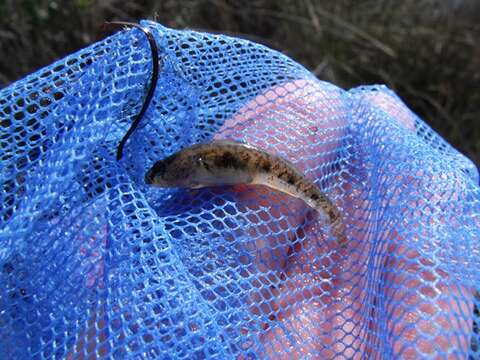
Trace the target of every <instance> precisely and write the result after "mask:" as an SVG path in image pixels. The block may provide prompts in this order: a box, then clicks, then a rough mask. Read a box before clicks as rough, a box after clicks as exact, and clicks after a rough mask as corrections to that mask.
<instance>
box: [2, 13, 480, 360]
mask: <svg viewBox="0 0 480 360" xmlns="http://www.w3.org/2000/svg"><path fill="white" fill-rule="evenodd" d="M142 24H143V25H144V26H148V27H149V28H150V29H151V30H152V32H153V33H154V36H155V40H156V43H157V45H158V47H159V56H160V59H161V70H160V74H159V80H158V84H157V87H156V89H155V94H154V98H153V101H152V103H151V104H150V106H149V108H148V110H147V112H146V114H145V117H144V118H143V119H142V120H141V123H140V126H139V128H138V129H137V130H136V131H135V132H134V134H133V136H132V137H131V138H130V139H129V141H128V142H127V144H126V147H125V150H124V157H123V159H122V160H121V161H116V160H115V151H116V147H117V145H118V143H119V141H120V139H121V138H122V137H123V135H124V134H125V132H126V131H127V129H128V127H129V126H130V124H131V121H132V119H133V117H134V116H135V115H136V114H137V113H138V112H139V110H140V108H141V106H142V104H143V100H144V97H145V93H146V91H147V87H148V84H149V82H150V79H151V68H152V64H151V57H150V48H149V45H148V42H147V40H146V38H145V35H144V34H143V33H142V32H140V31H139V30H137V29H133V30H130V31H122V32H119V33H117V34H115V35H114V36H111V37H109V38H107V39H105V40H103V41H100V42H98V43H95V44H93V45H91V46H89V47H88V48H85V49H83V50H81V51H79V52H77V53H75V54H73V55H71V56H68V57H67V58H65V59H63V60H60V61H58V62H56V63H54V64H52V65H51V66H48V67H46V68H44V69H42V70H39V71H37V72H36V73H34V74H32V75H30V76H28V77H26V78H25V79H23V80H20V81H18V82H16V83H14V84H12V85H11V86H9V87H7V88H5V89H3V90H1V92H0V129H1V137H0V149H1V186H2V190H1V191H2V192H1V202H0V206H1V208H0V216H1V235H0V241H1V242H0V358H1V359H30V358H31V359H63V358H66V359H74V358H75V359H77V358H78V359H96V358H115V359H121V358H135V359H140V358H142V359H143V358H145V359H154V358H161V359H173V358H188V359H190V358H195V359H201V358H218V359H226V358H237V359H247V358H248V359H253V358H296V359H298V358H319V359H328V358H336V359H342V358H344V359H347V358H348V359H361V358H362V359H363V358H369V359H391V358H402V359H416V358H425V359H427V358H432V359H433V358H435V359H439V358H444V359H447V358H448V359H453V358H458V359H460V358H462V359H463V358H467V357H470V358H471V359H478V358H480V355H479V354H480V350H479V349H478V346H479V340H480V339H479V335H478V325H477V324H478V317H479V313H478V308H477V306H478V304H479V302H480V296H479V295H478V293H477V288H478V285H479V284H480V274H479V269H480V257H479V224H480V217H479V214H480V205H479V204H480V203H479V199H480V197H479V195H480V192H479V187H478V172H477V169H476V167H475V166H474V165H473V164H472V163H471V162H470V161H469V160H468V159H467V158H465V157H464V156H462V155H461V154H459V153H458V152H457V151H456V150H455V149H453V148H452V147H451V146H450V145H449V144H447V143H446V142H445V141H444V140H443V139H441V138H440V137H439V136H438V135H437V134H436V133H435V132H434V131H432V130H431V129H430V128H429V127H428V126H427V125H426V124H425V123H424V122H423V121H422V120H420V119H419V118H418V117H417V116H416V115H414V114H413V113H412V112H411V111H410V110H408V108H407V107H406V106H405V105H404V104H403V103H402V102H401V101H400V100H399V98H398V97H397V96H396V95H395V94H394V93H393V92H391V91H389V90H388V89H387V88H385V87H383V86H372V87H361V88H357V89H353V90H350V91H344V90H341V89H339V88H337V87H335V86H333V85H331V84H328V83H325V82H322V81H319V80H317V79H316V78H315V77H314V76H313V75H312V74H310V73H309V72H308V71H307V70H305V69H304V68H303V67H301V66H300V65H298V64H296V63H295V62H293V61H292V60H290V59H289V58H287V57H285V56H283V55H281V54H280V53H278V52H275V51H272V50H270V49H267V48H265V47H263V46H260V45H257V44H254V43H252V42H248V41H244V40H240V39H234V38H229V37H225V36H217V35H210V34H203V33H197V32H193V31H176V30H171V29H167V28H165V27H162V26H161V25H159V24H156V23H153V22H142ZM212 138H228V139H233V140H240V141H244V142H248V143H251V144H255V145H257V146H259V147H261V148H264V149H266V150H267V151H270V152H272V153H278V154H280V155H282V156H284V157H285V158H288V159H289V160H291V161H292V162H294V163H295V164H296V165H297V166H298V168H299V169H300V170H301V171H302V172H303V173H304V174H306V176H308V177H309V178H310V179H312V180H315V181H316V183H317V184H318V185H319V186H320V187H321V188H322V189H323V190H324V191H325V192H326V193H327V194H328V196H329V197H330V198H331V199H332V200H333V201H334V202H335V203H336V204H337V206H338V207H339V209H340V210H341V212H342V214H343V221H344V223H345V226H346V229H347V237H348V244H347V246H346V248H341V247H339V246H338V244H337V243H336V241H335V239H332V238H331V236H328V232H327V231H326V230H325V229H326V224H325V223H324V222H323V220H320V217H317V218H316V217H311V216H309V217H307V213H308V209H307V208H306V207H305V205H304V204H303V203H302V202H301V201H300V200H296V199H293V198H291V197H288V196H286V195H283V194H281V193H278V192H276V191H273V190H270V189H268V188H264V187H259V186H257V187H256V186H246V185H237V186H230V187H216V188H208V189H200V190H188V189H159V188H152V187H148V186H146V185H145V184H144V182H143V176H144V174H145V172H146V171H147V169H148V168H149V167H150V166H151V165H152V164H153V163H154V162H155V161H157V160H159V159H161V158H163V157H165V156H167V155H169V154H171V153H173V152H176V151H178V150H179V149H182V148H184V147H185V146H188V145H191V144H194V143H198V142H202V141H208V140H209V139H212Z"/></svg>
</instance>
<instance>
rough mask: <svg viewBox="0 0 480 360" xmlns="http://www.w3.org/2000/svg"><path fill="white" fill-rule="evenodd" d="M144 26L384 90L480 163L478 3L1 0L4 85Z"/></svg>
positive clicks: (340, 82)
mask: <svg viewBox="0 0 480 360" xmlns="http://www.w3.org/2000/svg"><path fill="white" fill-rule="evenodd" d="M140 19H152V20H156V21H158V22H160V23H162V24H163V25H165V26H168V27H172V28H176V29H183V28H189V29H194V30H200V31H208V32H215V33H223V34H228V35H232V36H237V37H241V38H245V39H249V40H252V41H255V42H258V43H261V44H264V45H266V46H268V47H270V48H274V49H276V50H279V51H281V52H283V53H285V54H286V55H288V56H290V57H291V58H293V59H294V60H296V61H298V62H300V63H301V64H303V65H304V66H305V67H307V68H308V69H310V70H311V71H312V72H313V73H315V74H316V75H317V76H318V78H320V79H322V80H326V81H330V82H332V83H334V84H336V85H338V86H340V87H343V88H345V89H348V88H350V87H354V86H358V85H367V84H379V83H380V84H386V85H387V86H389V87H390V88H391V89H393V90H394V91H396V92H397V94H398V95H399V96H400V97H401V98H402V99H403V100H404V101H405V102H406V103H407V105H408V106H409V107H410V108H412V109H413V110H414V111H415V112H416V113H417V114H419V115H420V117H422V118H423V119H424V120H425V121H426V122H427V123H429V124H430V126H432V127H433V128H434V129H435V130H437V131H438V132H439V133H440V134H441V135H442V136H443V137H445V138H446V139H447V140H448V141H449V142H450V143H451V144H453V145H454V146H455V147H456V148H457V149H459V150H460V151H461V152H463V153H464V154H465V155H467V156H468V157H469V158H470V159H472V160H473V161H474V162H475V163H476V164H477V166H478V165H479V164H480V1H479V0H402V1H397V0H363V1H352V0H321V1H320V0H317V1H315V0H258V1H239V0H237V1H234V0H185V1H176V0H138V1H118V0H103V1H102V0H97V1H94V0H70V1H69V0H64V1H61V0H56V1H54V0H0V54H1V56H0V88H2V87H5V86H8V85H9V84H10V83H12V82H13V81H15V80H18V79H20V78H22V77H23V76H25V75H26V74H28V73H30V72H33V71H35V70H37V69H39V68H40V67H43V66H45V65H48V64H50V63H52V62H53V61H55V60H57V59H59V58H61V57H63V56H65V55H67V54H69V53H71V52H73V51H75V50H78V49H80V48H82V47H85V46H87V45H89V44H91V43H92V42H95V41H96V40H98V39H99V38H101V37H102V36H105V34H102V32H101V30H100V28H101V25H102V23H103V22H104V21H106V20H123V21H133V22H138V21H139V20H140Z"/></svg>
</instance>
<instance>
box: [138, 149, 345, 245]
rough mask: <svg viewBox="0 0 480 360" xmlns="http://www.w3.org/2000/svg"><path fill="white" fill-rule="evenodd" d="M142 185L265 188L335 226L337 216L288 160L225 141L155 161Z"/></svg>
mask: <svg viewBox="0 0 480 360" xmlns="http://www.w3.org/2000/svg"><path fill="white" fill-rule="evenodd" d="M145 183H147V184H150V185H153V186H158V187H185V188H191V189H197V188H203V187H211V186H219V185H236V184H254V185H265V186H268V187H270V188H273V189H275V190H278V191H281V192H283V193H286V194H288V195H291V196H293V197H296V198H299V199H301V200H303V201H304V202H305V203H306V204H307V205H309V206H310V207H311V208H313V209H315V210H317V211H319V212H321V213H325V214H326V215H327V216H328V218H329V220H330V222H331V224H332V225H335V226H338V224H339V223H340V218H341V216H340V212H339V210H338V209H337V207H336V206H335V205H334V204H333V203H332V201H331V200H330V199H329V198H328V197H327V196H326V195H325V194H324V193H323V192H322V191H321V190H320V189H319V188H318V186H317V185H315V183H313V182H312V181H311V180H309V179H308V178H306V177H305V176H304V175H302V174H301V173H300V172H299V171H298V170H297V169H296V167H295V166H294V165H293V164H292V163H291V162H290V161H288V160H286V159H284V158H282V157H280V156H278V155H274V154H270V153H268V152H266V151H265V150H262V149H259V148H257V147H254V146H252V145H248V144H244V143H238V142H233V141H226V140H219V141H218V140H217V141H213V142H210V143H205V144H196V145H193V146H190V147H188V148H185V149H183V150H181V151H179V152H177V153H175V154H173V155H171V156H169V157H167V158H165V159H163V160H160V161H157V162H156V163H155V164H154V165H153V166H152V168H151V169H150V170H149V171H148V172H147V173H146V175H145ZM342 237H343V235H342Z"/></svg>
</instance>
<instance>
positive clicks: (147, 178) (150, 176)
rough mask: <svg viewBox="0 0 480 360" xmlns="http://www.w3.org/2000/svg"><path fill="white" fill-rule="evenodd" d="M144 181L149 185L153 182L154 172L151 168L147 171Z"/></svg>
mask: <svg viewBox="0 0 480 360" xmlns="http://www.w3.org/2000/svg"><path fill="white" fill-rule="evenodd" d="M144 181H145V184H147V185H152V184H153V174H152V171H151V170H148V171H147V173H146V174H145V178H144Z"/></svg>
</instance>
